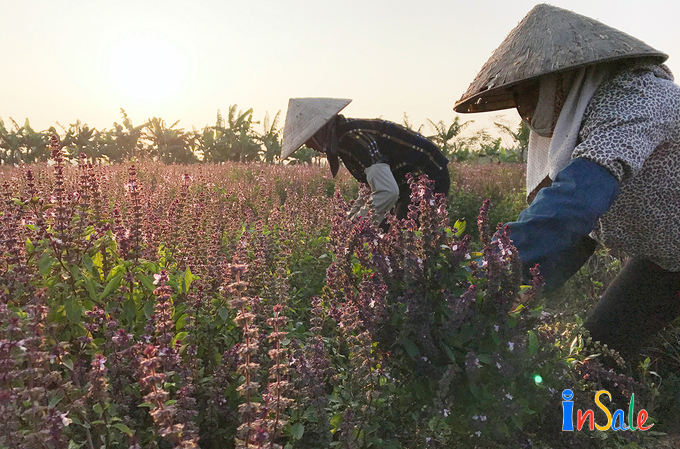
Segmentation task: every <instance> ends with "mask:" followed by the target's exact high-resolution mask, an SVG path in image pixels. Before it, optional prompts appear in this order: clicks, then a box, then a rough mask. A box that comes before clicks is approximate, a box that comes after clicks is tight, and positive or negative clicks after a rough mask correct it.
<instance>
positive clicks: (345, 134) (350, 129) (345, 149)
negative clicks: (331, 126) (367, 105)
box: [337, 115, 449, 195]
mask: <svg viewBox="0 0 680 449" xmlns="http://www.w3.org/2000/svg"><path fill="white" fill-rule="evenodd" d="M337 133H338V143H339V151H340V153H339V156H340V159H342V162H343V163H344V164H345V166H346V167H347V169H348V170H349V171H350V173H352V176H354V177H355V178H356V179H357V180H358V181H359V182H363V183H365V182H366V174H365V170H366V167H370V166H371V165H373V164H375V163H378V162H384V163H386V164H389V166H390V169H391V170H392V174H393V175H394V178H395V179H396V181H397V185H399V191H400V193H401V194H402V195H403V194H409V189H408V181H407V178H406V174H407V173H411V175H413V176H416V177H417V176H419V175H421V174H427V175H428V176H429V177H430V179H432V180H434V181H435V191H439V192H442V191H444V190H446V192H448V188H449V185H448V179H449V178H448V168H447V164H448V162H449V161H448V159H446V157H445V156H444V155H443V154H442V152H441V151H440V150H439V148H438V147H437V146H436V145H435V144H434V143H432V142H431V141H430V140H428V139H427V138H426V137H425V136H423V135H421V134H419V133H417V132H414V131H411V130H409V129H406V128H404V127H403V126H400V125H398V124H396V123H392V122H389V121H386V120H378V119H373V120H364V119H351V118H345V117H343V116H342V115H340V116H338V123H337ZM444 179H445V180H444ZM444 184H445V185H444Z"/></svg>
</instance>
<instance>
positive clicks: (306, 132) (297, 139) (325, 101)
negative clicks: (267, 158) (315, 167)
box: [281, 98, 352, 159]
mask: <svg viewBox="0 0 680 449" xmlns="http://www.w3.org/2000/svg"><path fill="white" fill-rule="evenodd" d="M351 102H352V100H351V99H344V98H291V99H290V100H289V101H288V111H287V112H286V124H285V126H284V128H283V144H282V146H281V159H286V158H287V157H289V156H290V155H291V154H293V153H294V152H295V151H296V150H297V149H298V148H300V147H301V146H302V145H303V144H304V143H305V142H307V140H309V138H310V137H312V136H313V135H314V134H315V133H316V132H317V131H319V130H320V129H321V128H322V127H323V126H324V125H325V124H326V123H328V122H329V121H330V120H331V119H332V118H333V117H335V116H336V115H337V114H338V113H339V112H340V111H342V110H343V109H344V108H345V107H346V106H347V105H348V104H350V103H351Z"/></svg>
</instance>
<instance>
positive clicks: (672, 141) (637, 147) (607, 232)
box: [572, 65, 680, 271]
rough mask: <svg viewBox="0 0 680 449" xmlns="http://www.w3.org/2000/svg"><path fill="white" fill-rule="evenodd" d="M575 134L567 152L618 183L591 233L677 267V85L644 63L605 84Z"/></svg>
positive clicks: (679, 123)
mask: <svg viewBox="0 0 680 449" xmlns="http://www.w3.org/2000/svg"><path fill="white" fill-rule="evenodd" d="M579 138H580V143H579V144H578V145H577V147H576V149H575V150H574V153H573V155H572V157H573V158H577V157H582V158H586V159H590V160H592V161H593V162H597V163H598V164H600V165H602V166H604V167H606V168H607V169H608V170H609V171H610V172H611V173H612V174H613V175H614V176H615V177H616V178H617V179H618V180H619V182H620V183H621V190H620V193H619V196H618V198H617V199H616V201H614V203H613V204H612V206H611V207H610V209H609V210H608V211H607V212H606V213H605V214H604V215H603V216H602V217H600V220H599V222H598V225H597V227H596V228H595V230H594V231H593V233H592V234H591V235H592V237H593V238H595V239H596V240H598V241H600V242H602V243H603V244H605V245H607V246H609V247H612V248H617V249H620V250H622V251H624V252H626V253H627V254H629V255H631V256H636V257H643V258H647V259H650V260H652V261H653V262H655V263H656V264H658V265H659V266H661V267H662V268H664V269H666V270H669V271H680V87H679V86H678V85H676V84H675V83H673V78H672V75H671V74H670V72H668V71H667V69H665V68H664V67H663V66H651V65H645V66H638V67H635V68H629V69H626V70H624V71H622V72H621V73H619V74H617V75H616V76H614V77H613V78H612V79H610V80H608V81H605V82H604V83H603V84H602V85H601V86H600V87H599V88H598V90H597V91H596V92H595V95H594V96H593V98H592V99H591V101H590V103H589V104H588V107H587V109H586V111H585V115H584V118H583V123H582V125H581V130H580V132H579Z"/></svg>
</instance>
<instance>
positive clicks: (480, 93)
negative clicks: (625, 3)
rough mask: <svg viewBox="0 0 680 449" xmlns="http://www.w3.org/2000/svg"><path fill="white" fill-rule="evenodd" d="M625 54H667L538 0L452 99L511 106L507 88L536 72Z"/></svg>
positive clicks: (468, 106) (468, 108) (472, 106)
mask: <svg viewBox="0 0 680 449" xmlns="http://www.w3.org/2000/svg"><path fill="white" fill-rule="evenodd" d="M624 59H649V60H652V61H654V62H658V63H661V62H663V61H665V60H666V59H668V55H666V54H665V53H662V52H660V51H658V50H655V49H654V48H652V47H650V46H649V45H647V44H645V43H644V42H642V41H641V40H639V39H636V38H634V37H633V36H630V35H628V34H626V33H624V32H622V31H619V30H617V29H615V28H612V27H610V26H608V25H605V24H603V23H601V22H598V21H597V20H594V19H591V18H589V17H586V16H582V15H579V14H576V13H574V12H571V11H568V10H565V9H562V8H558V7H555V6H551V5H545V4H542V5H537V6H536V7H534V8H533V9H532V10H531V11H529V13H528V14H527V15H526V16H525V17H524V19H522V21H521V22H520V23H519V24H518V25H517V27H515V29H513V30H512V31H511V32H510V33H509V34H508V36H507V37H506V38H505V40H504V41H503V42H502V43H501V45H500V46H499V47H498V48H497V49H496V50H495V51H494V52H493V54H492V55H491V57H490V58H489V60H488V61H486V63H485V64H484V65H483V66H482V68H481V69H480V70H479V73H478V74H477V76H476V77H475V79H474V80H473V81H472V83H471V84H470V87H468V89H467V91H466V92H465V93H464V94H463V95H462V97H461V99H460V100H458V101H457V102H456V104H455V105H454V107H453V109H454V110H455V111H456V112H461V113H465V112H489V111H496V110H500V109H507V108H512V107H514V106H515V102H514V99H513V96H512V87H513V86H516V85H518V84H520V83H525V82H529V81H531V80H534V79H536V78H538V77H541V76H544V75H547V74H551V73H558V72H563V71H566V70H572V69H577V68H581V67H585V66H590V65H595V64H603V63H611V62H616V61H621V60H624Z"/></svg>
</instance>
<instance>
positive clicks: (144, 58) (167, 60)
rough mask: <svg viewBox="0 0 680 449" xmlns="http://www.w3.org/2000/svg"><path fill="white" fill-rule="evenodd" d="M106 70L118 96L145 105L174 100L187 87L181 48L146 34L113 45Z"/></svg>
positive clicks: (184, 60) (186, 70)
mask: <svg viewBox="0 0 680 449" xmlns="http://www.w3.org/2000/svg"><path fill="white" fill-rule="evenodd" d="M105 71H106V75H107V77H108V81H109V82H110V83H111V85H112V86H113V88H114V89H115V90H116V92H117V93H118V94H119V95H122V96H123V97H125V98H127V99H128V100H133V101H137V102H140V103H146V104H157V103H161V102H164V101H167V100H171V99H172V98H173V97H176V96H177V95H178V94H179V93H180V92H181V91H182V90H183V89H184V88H186V87H187V84H188V76H189V73H188V63H187V57H186V55H185V54H184V53H183V52H182V49H181V47H180V46H178V45H176V44H174V43H173V42H171V41H169V40H165V39H163V38H161V37H158V36H155V35H147V34H137V35H131V36H126V37H124V38H121V39H119V40H117V41H116V42H114V43H113V44H112V45H111V47H110V50H109V51H108V52H107V57H106V61H105Z"/></svg>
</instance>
